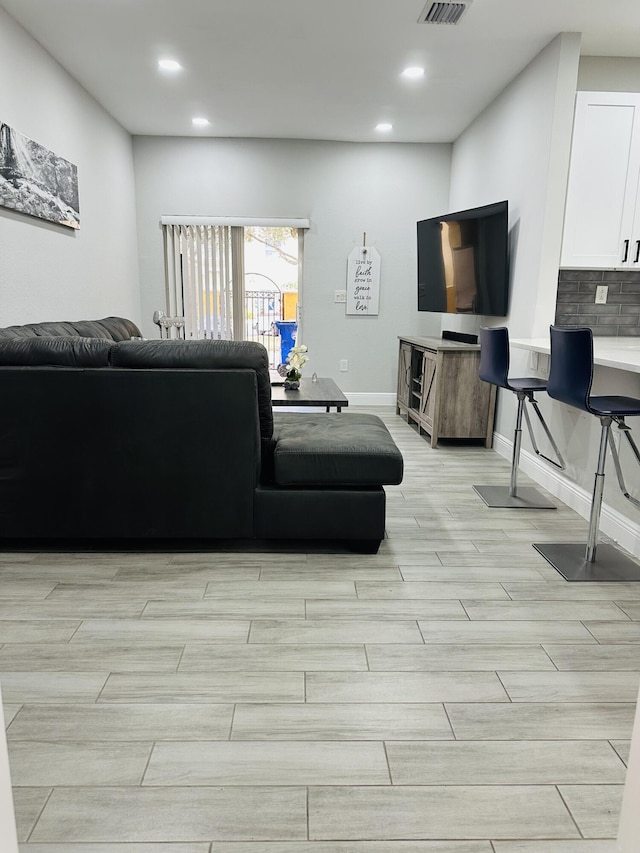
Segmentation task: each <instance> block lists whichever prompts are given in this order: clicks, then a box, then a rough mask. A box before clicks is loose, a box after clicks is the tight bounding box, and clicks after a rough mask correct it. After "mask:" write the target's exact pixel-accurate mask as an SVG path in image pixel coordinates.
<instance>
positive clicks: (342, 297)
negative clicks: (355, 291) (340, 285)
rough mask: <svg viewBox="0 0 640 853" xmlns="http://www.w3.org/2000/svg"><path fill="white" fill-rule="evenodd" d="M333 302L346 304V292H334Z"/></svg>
mask: <svg viewBox="0 0 640 853" xmlns="http://www.w3.org/2000/svg"><path fill="white" fill-rule="evenodd" d="M333 301H334V302H346V301H347V291H346V290H336V291H334V295H333Z"/></svg>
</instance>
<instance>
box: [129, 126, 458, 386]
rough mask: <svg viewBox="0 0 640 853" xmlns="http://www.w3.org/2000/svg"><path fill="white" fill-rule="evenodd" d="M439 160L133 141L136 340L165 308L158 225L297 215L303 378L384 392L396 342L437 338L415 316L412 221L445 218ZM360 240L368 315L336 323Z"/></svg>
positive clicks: (443, 148)
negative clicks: (165, 220) (170, 219)
mask: <svg viewBox="0 0 640 853" xmlns="http://www.w3.org/2000/svg"><path fill="white" fill-rule="evenodd" d="M450 154H451V146H450V145H426V144H422V145H421V144H400V143H370V144H358V143H347V142H323V141H311V140H286V139H277V140H275V139H215V138H198V139H189V138H168V137H146V136H145V137H135V138H134V158H135V174H136V194H137V201H138V235H139V236H138V239H139V247H140V274H141V292H142V309H143V329H144V333H145V334H146V335H147V336H149V337H157V336H158V329H157V327H155V326H154V325H153V324H152V322H151V317H152V314H153V311H154V310H155V309H157V308H164V302H165V295H164V264H163V246H162V232H161V227H160V218H161V216H163V215H171V214H176V215H177V214H186V215H188V214H197V215H211V216H243V217H250V216H256V217H289V218H290V217H303V218H307V217H308V218H309V219H310V220H311V227H310V229H309V230H308V231H307V232H306V233H305V240H304V267H303V285H302V293H301V296H302V317H301V325H300V340H301V341H302V342H303V343H305V344H306V345H307V346H308V347H309V355H310V361H309V364H308V368H307V369H308V370H309V372H310V373H311V372H316V373H317V374H318V375H319V376H329V377H332V378H334V379H335V380H336V381H338V384H339V385H340V387H341V388H342V389H343V390H345V391H347V392H351V393H354V392H355V393H375V394H386V395H390V394H395V389H396V372H397V359H398V340H397V338H398V335H432V334H438V333H439V315H436V314H419V313H418V311H417V281H416V222H417V220H418V219H424V218H426V217H429V216H435V215H437V214H438V213H442V212H443V211H445V210H446V209H447V204H448V190H449V170H450ZM363 232H366V234H367V245H370V246H375V247H376V248H377V250H378V251H379V252H380V255H381V278H380V313H379V315H378V316H376V317H374V316H371V317H357V316H346V315H345V306H344V303H343V304H340V303H335V302H334V291H335V290H344V289H345V286H346V271H347V257H348V255H349V252H350V251H351V249H352V248H353V247H354V246H358V245H361V241H362V235H363ZM340 359H348V361H349V371H348V372H347V373H340V372H339V361H340ZM385 402H386V400H385Z"/></svg>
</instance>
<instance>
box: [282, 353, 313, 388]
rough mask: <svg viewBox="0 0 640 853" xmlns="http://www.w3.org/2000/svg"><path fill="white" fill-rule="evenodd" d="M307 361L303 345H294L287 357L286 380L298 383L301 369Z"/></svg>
mask: <svg viewBox="0 0 640 853" xmlns="http://www.w3.org/2000/svg"><path fill="white" fill-rule="evenodd" d="M308 361H309V356H308V355H307V348H306V346H305V345H304V344H296V346H294V347H292V349H291V350H290V352H289V355H288V356H287V365H286V366H287V379H288V380H289V382H298V381H299V380H300V377H301V376H302V368H303V366H304V365H305V364H306V363H307V362H308Z"/></svg>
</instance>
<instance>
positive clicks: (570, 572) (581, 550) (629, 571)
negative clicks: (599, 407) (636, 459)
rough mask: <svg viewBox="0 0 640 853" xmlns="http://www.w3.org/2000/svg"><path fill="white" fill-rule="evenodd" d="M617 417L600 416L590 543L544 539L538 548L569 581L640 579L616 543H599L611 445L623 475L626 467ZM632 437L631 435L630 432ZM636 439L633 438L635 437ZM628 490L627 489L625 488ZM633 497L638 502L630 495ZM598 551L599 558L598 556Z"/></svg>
mask: <svg viewBox="0 0 640 853" xmlns="http://www.w3.org/2000/svg"><path fill="white" fill-rule="evenodd" d="M612 421H613V418H611V417H608V416H602V417H600V423H601V425H602V429H601V431H600V449H599V451H598V465H597V468H596V475H595V479H594V483H593V495H592V498H591V512H590V514H589V532H588V534H587V545H586V549H585V546H584V545H582V544H574V543H557V544H552V543H541V544H535V543H534V546H533V547H534V548H535V549H536V551H538V552H539V553H540V554H541V555H542V556H543V557H544V558H545V560H547V561H548V562H549V563H551V565H552V566H553V567H554V569H556V571H558V572H560V574H561V575H562V576H563V577H564V578H566V579H567V580H568V581H609V582H616V581H640V566H639V565H638V564H637V563H636V562H635V561H634V560H632V559H631V558H630V557H627V556H626V554H623V553H622V551H619V550H618V548H616V547H615V546H614V545H606V544H605V545H602V544H601V545H598V530H599V529H600V512H601V510H602V495H603V493H604V469H605V463H606V459H607V445H609V444H610V445H612V446H613V449H614V457H613V458H614V462H615V465H616V470H617V471H618V475H619V478H620V477H621V476H622V469H621V468H620V462H619V460H618V458H617V456H618V454H617V452H615V446H614V445H613V440H612V438H611V423H612ZM628 438H630V436H628ZM631 441H632V442H633V440H632V439H631ZM623 491H624V489H623ZM629 498H630V500H632V501H634V503H635V502H636V501H635V499H634V498H631V496H629ZM596 551H597V554H598V559H597V560H596Z"/></svg>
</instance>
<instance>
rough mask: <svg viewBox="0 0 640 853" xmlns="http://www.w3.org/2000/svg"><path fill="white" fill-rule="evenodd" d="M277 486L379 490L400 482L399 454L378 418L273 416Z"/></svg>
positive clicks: (355, 415)
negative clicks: (342, 487) (348, 487)
mask: <svg viewBox="0 0 640 853" xmlns="http://www.w3.org/2000/svg"><path fill="white" fill-rule="evenodd" d="M273 438H274V444H275V447H274V451H273V461H274V478H275V482H276V483H277V484H278V485H279V486H344V487H347V486H382V485H392V484H394V485H395V484H397V483H400V482H401V481H402V472H403V460H402V454H401V453H400V451H399V450H398V448H397V447H396V445H395V442H394V440H393V439H392V438H391V435H390V434H389V431H388V430H387V428H386V426H385V425H384V424H383V422H382V421H381V420H380V418H379V417H377V416H376V415H364V414H328V413H319V414H310V413H309V414H307V413H300V414H295V413H282V414H281V413H279V412H277V413H276V414H275V415H274V431H273Z"/></svg>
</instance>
